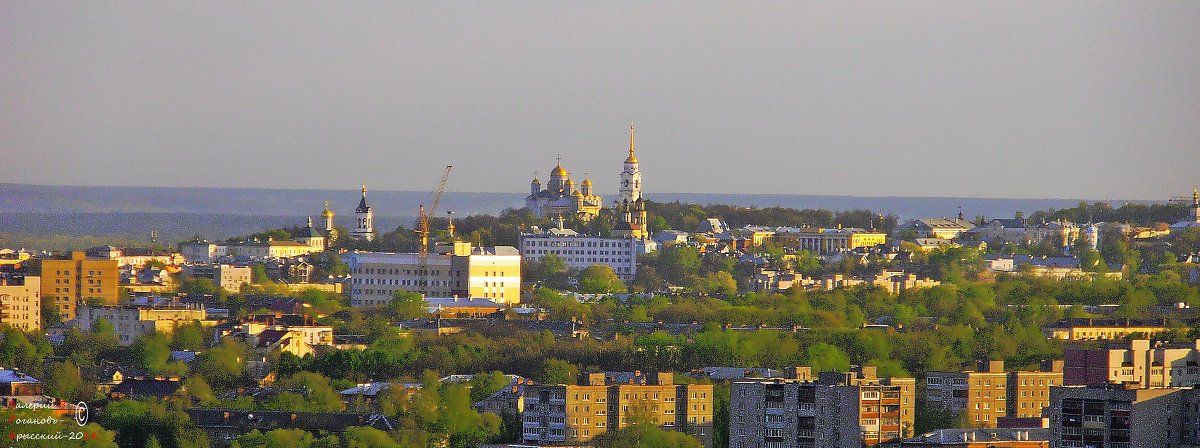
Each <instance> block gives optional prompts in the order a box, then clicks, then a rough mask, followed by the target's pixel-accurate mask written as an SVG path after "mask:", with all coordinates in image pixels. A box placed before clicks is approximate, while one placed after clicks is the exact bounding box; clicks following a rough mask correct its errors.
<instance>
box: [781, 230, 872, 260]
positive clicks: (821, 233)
mask: <svg viewBox="0 0 1200 448" xmlns="http://www.w3.org/2000/svg"><path fill="white" fill-rule="evenodd" d="M771 238H772V239H773V240H774V241H775V242H776V244H779V245H781V246H783V248H784V250H785V251H791V252H795V251H801V250H805V251H809V252H812V253H814V254H817V255H833V254H837V253H841V252H848V251H852V250H854V249H858V248H860V247H874V246H877V245H880V244H885V243H886V242H887V234H886V233H883V232H876V231H873V230H866V229H860V228H852V227H847V228H840V227H839V228H836V229H822V228H795V229H779V230H777V231H776V232H775V235H774V236H772V237H771Z"/></svg>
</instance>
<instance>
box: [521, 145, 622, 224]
mask: <svg viewBox="0 0 1200 448" xmlns="http://www.w3.org/2000/svg"><path fill="white" fill-rule="evenodd" d="M641 198H642V174H641V172H640V171H638V160H637V157H636V156H634V153H633V125H630V126H629V157H627V158H626V159H625V167H624V170H623V171H622V172H621V189H620V196H619V197H618V198H617V202H618V203H625V204H634V203H636V202H638V201H639V200H640V199H641ZM603 205H604V198H602V197H600V195H597V194H595V193H593V192H592V180H591V179H588V178H586V177H585V178H584V179H583V182H582V183H580V185H579V188H576V187H575V181H573V180H571V175H570V173H568V172H567V170H566V169H565V168H563V167H562V161H561V160H560V161H559V163H558V164H557V165H556V166H555V167H554V169H553V170H551V171H550V180H549V182H546V188H545V189H542V181H541V180H540V179H538V178H537V177H534V178H533V182H530V183H529V196H526V197H525V207H527V208H529V210H531V211H533V213H534V214H537V215H542V216H550V217H554V216H572V215H573V216H575V217H577V218H579V219H580V220H582V221H589V220H591V219H592V218H595V217H596V216H597V215H599V214H600V208H601V207H603Z"/></svg>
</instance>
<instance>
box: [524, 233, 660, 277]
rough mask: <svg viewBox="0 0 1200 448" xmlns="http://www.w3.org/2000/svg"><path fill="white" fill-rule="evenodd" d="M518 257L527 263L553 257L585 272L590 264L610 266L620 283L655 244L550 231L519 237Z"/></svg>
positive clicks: (632, 239) (652, 242) (650, 241)
mask: <svg viewBox="0 0 1200 448" xmlns="http://www.w3.org/2000/svg"><path fill="white" fill-rule="evenodd" d="M519 246H520V248H521V256H522V257H524V258H525V259H527V260H531V261H541V259H542V257H545V256H546V255H549V254H554V255H556V256H558V258H560V259H562V260H563V262H564V263H566V264H567V266H570V267H573V268H576V269H585V268H587V267H588V266H591V265H594V264H604V265H608V266H611V267H612V268H613V271H615V272H616V273H617V276H618V277H620V278H621V279H622V280H625V281H629V280H632V279H633V276H634V275H636V274H637V258H638V255H641V254H645V253H649V252H652V251H654V250H656V249H657V248H658V247H657V246H658V243H655V242H654V241H653V240H649V239H641V238H601V237H598V236H589V235H581V234H580V233H579V232H576V231H574V230H571V229H563V228H552V229H548V230H545V231H541V230H540V229H538V228H537V227H534V228H533V229H532V231H530V232H525V233H522V234H521V239H520V243H519Z"/></svg>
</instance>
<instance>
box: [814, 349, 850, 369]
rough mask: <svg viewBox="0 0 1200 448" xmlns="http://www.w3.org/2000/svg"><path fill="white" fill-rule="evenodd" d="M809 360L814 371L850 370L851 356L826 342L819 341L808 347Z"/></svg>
mask: <svg viewBox="0 0 1200 448" xmlns="http://www.w3.org/2000/svg"><path fill="white" fill-rule="evenodd" d="M808 362H809V365H811V366H812V370H813V371H814V372H828V371H837V372H845V371H847V370H850V356H849V355H847V354H846V352H843V351H842V350H841V349H839V348H837V347H835V346H833V345H830V344H827V343H824V342H818V343H816V344H813V345H812V346H810V347H809V348H808Z"/></svg>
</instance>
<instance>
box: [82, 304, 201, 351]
mask: <svg viewBox="0 0 1200 448" xmlns="http://www.w3.org/2000/svg"><path fill="white" fill-rule="evenodd" d="M100 319H104V320H107V321H108V323H110V324H112V326H113V329H114V330H115V332H116V334H117V342H118V343H120V344H121V345H130V344H133V342H134V341H135V340H137V338H138V337H140V336H142V335H144V334H148V333H159V334H163V335H167V336H170V335H171V333H174V332H175V327H177V326H179V325H183V324H188V323H191V322H200V324H201V325H204V326H213V325H216V324H217V322H216V321H214V320H208V313H207V311H206V310H205V309H204V307H202V306H196V305H188V304H180V303H162V304H153V305H99V306H90V305H86V304H85V305H83V306H82V307H80V308H79V316H78V317H77V318H76V319H75V320H73V321H71V325H72V326H74V327H76V328H79V329H81V330H87V329H90V328H92V325H93V324H94V323H95V322H96V321H98V320H100Z"/></svg>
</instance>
